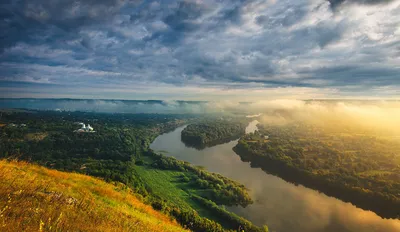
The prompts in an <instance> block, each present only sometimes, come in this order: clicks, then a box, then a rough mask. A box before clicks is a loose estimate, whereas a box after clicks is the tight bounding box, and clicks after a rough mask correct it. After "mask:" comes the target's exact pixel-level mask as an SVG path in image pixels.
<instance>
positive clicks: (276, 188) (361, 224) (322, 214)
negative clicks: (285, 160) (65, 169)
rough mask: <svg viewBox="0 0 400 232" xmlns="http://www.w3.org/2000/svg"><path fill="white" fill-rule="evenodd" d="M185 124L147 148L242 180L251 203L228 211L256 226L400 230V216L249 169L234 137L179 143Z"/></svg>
mask: <svg viewBox="0 0 400 232" xmlns="http://www.w3.org/2000/svg"><path fill="white" fill-rule="evenodd" d="M257 123H258V122H257V121H253V122H251V123H250V124H249V125H248V127H247V128H246V133H250V132H254V131H255V130H256V129H257V127H256V125H257ZM184 128H185V126H182V127H179V128H177V129H175V130H174V131H172V132H169V133H165V134H162V135H160V136H158V137H157V138H156V139H155V140H154V142H153V143H152V144H151V145H150V148H151V149H153V150H154V151H156V152H164V154H165V155H167V156H173V157H176V158H177V159H179V160H184V161H188V162H190V163H192V164H193V165H201V166H204V167H206V169H207V170H209V171H211V172H216V173H220V174H222V175H224V176H226V177H229V178H231V179H234V180H236V181H238V182H240V183H242V184H244V185H245V186H246V187H247V188H248V189H249V190H250V194H251V196H252V199H253V200H254V203H253V204H252V205H249V206H247V207H246V208H242V207H228V209H229V210H230V211H232V212H235V213H237V214H238V215H240V216H242V217H244V218H246V219H248V220H250V221H252V222H253V223H255V224H256V225H263V224H266V225H268V227H269V229H270V231H273V232H347V231H349V232H353V231H354V232H400V220H394V219H383V218H381V217H379V216H378V215H376V214H375V213H373V212H371V211H366V210H362V209H359V208H357V207H355V206H353V205H352V204H350V203H345V202H343V201H341V200H338V199H336V198H333V197H328V196H326V195H325V194H322V193H319V192H317V191H315V190H312V189H309V188H306V187H303V186H301V185H297V186H296V185H294V184H291V183H288V182H286V181H284V180H282V179H280V178H278V177H276V176H273V175H269V174H267V173H265V172H264V171H262V170H261V169H260V168H251V167H250V164H249V163H246V162H242V161H241V160H240V157H239V156H238V155H237V154H236V153H235V152H234V151H233V150H232V148H233V147H234V146H235V145H236V144H237V140H235V141H231V142H229V143H225V144H221V145H217V146H214V147H210V148H206V149H203V150H196V149H194V148H190V147H186V146H185V145H184V144H183V143H182V141H181V131H182V130H183V129H184Z"/></svg>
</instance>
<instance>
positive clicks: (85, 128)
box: [74, 123, 96, 133]
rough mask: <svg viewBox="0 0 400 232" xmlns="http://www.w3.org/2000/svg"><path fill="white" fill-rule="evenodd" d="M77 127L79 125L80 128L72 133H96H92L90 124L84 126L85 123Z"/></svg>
mask: <svg viewBox="0 0 400 232" xmlns="http://www.w3.org/2000/svg"><path fill="white" fill-rule="evenodd" d="M79 125H81V126H82V128H81V129H78V130H74V132H79V133H93V132H96V131H94V129H93V127H91V126H90V124H88V125H87V126H86V125H85V123H79Z"/></svg>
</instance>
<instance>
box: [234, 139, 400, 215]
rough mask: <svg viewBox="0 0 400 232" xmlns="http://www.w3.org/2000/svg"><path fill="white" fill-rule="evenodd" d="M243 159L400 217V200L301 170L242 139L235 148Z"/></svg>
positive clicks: (380, 212)
mask: <svg viewBox="0 0 400 232" xmlns="http://www.w3.org/2000/svg"><path fill="white" fill-rule="evenodd" d="M233 150H234V151H235V153H236V154H238V155H239V156H240V158H241V160H242V161H244V162H250V163H251V166H252V167H253V168H257V167H258V168H261V169H262V170H264V171H265V172H266V173H269V174H272V175H276V176H278V177H280V178H282V179H284V180H285V181H288V182H290V183H293V184H296V185H297V184H301V185H304V186H305V187H308V188H312V189H315V190H318V191H320V192H322V193H325V194H326V195H328V196H332V197H336V198H338V199H341V200H342V201H345V202H350V203H352V204H354V205H355V206H357V207H360V208H362V209H365V210H372V211H374V212H375V213H377V214H378V215H379V216H381V217H384V218H397V219H398V218H400V201H399V200H397V199H393V198H388V197H386V196H385V195H383V194H380V193H375V192H372V191H367V190H365V189H362V188H359V187H352V186H349V185H346V183H342V182H340V181H336V182H335V181H329V180H327V179H325V178H324V177H323V176H319V175H317V174H313V173H311V172H309V171H306V170H301V169H298V168H296V167H294V166H292V165H290V164H288V163H287V162H285V161H284V160H280V159H277V158H274V157H273V155H259V154H256V153H255V152H253V151H252V150H251V148H250V147H249V146H247V144H246V143H244V142H243V141H239V143H238V144H237V145H236V146H235V147H234V148H233Z"/></svg>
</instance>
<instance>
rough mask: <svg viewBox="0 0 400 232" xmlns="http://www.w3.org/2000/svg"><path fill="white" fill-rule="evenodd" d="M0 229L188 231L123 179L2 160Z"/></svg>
mask: <svg viewBox="0 0 400 232" xmlns="http://www.w3.org/2000/svg"><path fill="white" fill-rule="evenodd" d="M0 231H141V232H142V231H143V232H145V231H174V232H175V231H184V229H182V227H180V226H179V225H178V224H177V223H176V222H174V221H172V220H171V219H170V218H169V217H167V216H165V215H163V214H161V213H159V212H157V211H155V210H153V209H152V207H151V206H148V205H146V204H144V203H142V202H141V201H140V200H139V199H137V198H136V197H135V196H134V195H133V194H132V193H131V192H130V190H129V189H128V188H126V187H125V186H124V185H122V184H118V185H113V184H109V183H106V182H104V181H102V180H99V179H96V178H92V177H89V176H85V175H80V174H75V173H65V172H59V171H55V170H50V169H46V168H44V167H40V166H37V165H32V164H28V163H26V162H16V161H11V162H8V161H4V160H0Z"/></svg>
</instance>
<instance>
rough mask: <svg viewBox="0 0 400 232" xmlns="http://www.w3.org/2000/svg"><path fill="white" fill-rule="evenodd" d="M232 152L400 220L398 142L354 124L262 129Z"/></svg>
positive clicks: (295, 124) (297, 124)
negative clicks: (356, 126) (355, 126)
mask: <svg viewBox="0 0 400 232" xmlns="http://www.w3.org/2000/svg"><path fill="white" fill-rule="evenodd" d="M234 151H235V152H236V153H237V154H238V155H239V156H240V157H241V159H242V160H243V161H248V162H251V165H252V166H253V167H261V168H262V169H263V170H264V171H266V172H267V173H271V174H274V175H277V176H279V177H281V178H283V179H285V180H287V181H290V182H293V183H296V184H302V185H304V186H306V187H310V188H313V189H316V190H319V191H321V192H323V193H325V194H327V195H330V196H334V197H337V198H339V199H341V200H344V201H347V202H351V203H353V204H355V205H356V206H358V207H360V208H363V209H366V210H372V211H374V212H376V213H377V214H378V215H380V216H382V217H385V218H399V217H400V181H399V180H400V175H399V173H400V156H399V154H400V143H399V142H398V141H397V140H396V137H394V136H391V135H386V136H384V135H382V134H376V133H373V132H371V131H367V130H364V129H359V128H354V127H352V126H351V125H350V126H349V125H347V126H343V125H329V126H323V125H319V124H314V123H306V122H291V123H287V124H284V125H275V124H259V131H256V132H255V133H251V134H248V135H246V136H244V137H242V138H241V139H240V141H239V143H238V145H237V146H236V147H234Z"/></svg>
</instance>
